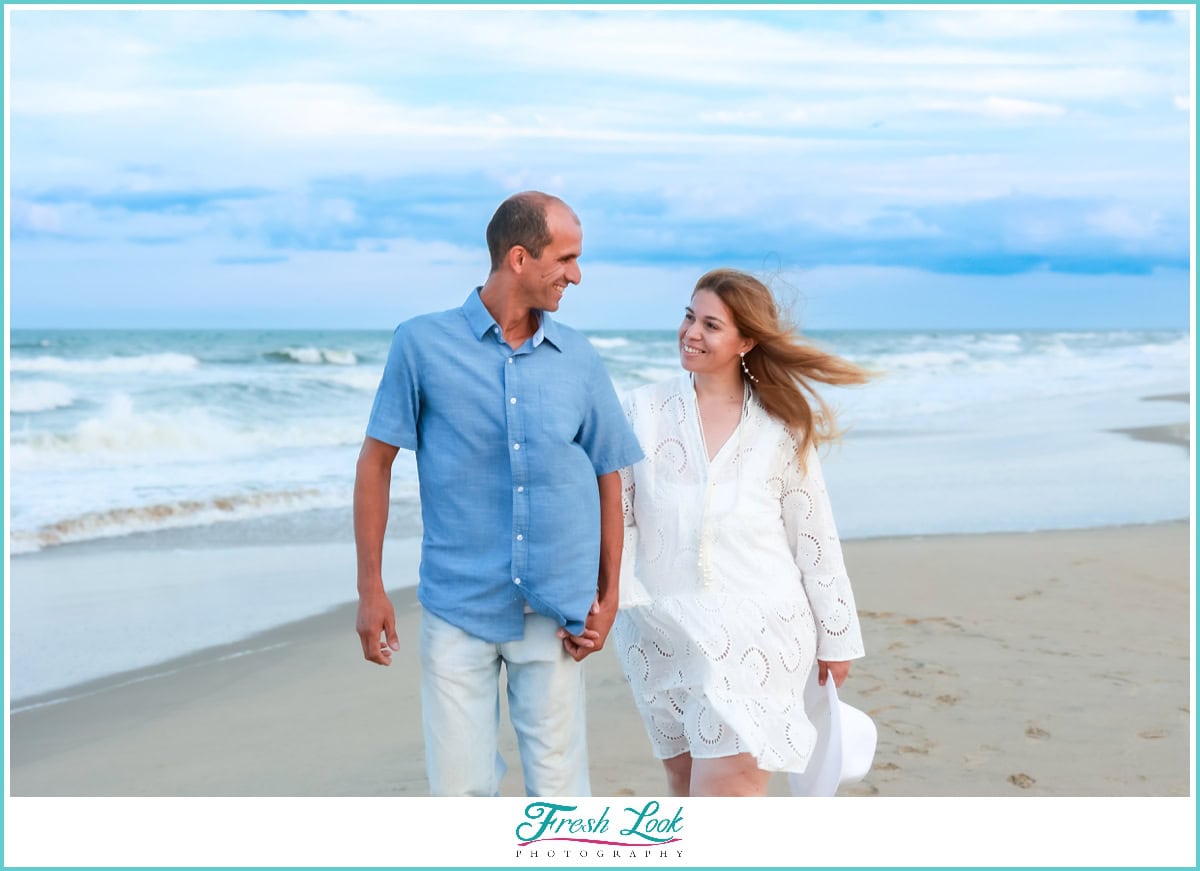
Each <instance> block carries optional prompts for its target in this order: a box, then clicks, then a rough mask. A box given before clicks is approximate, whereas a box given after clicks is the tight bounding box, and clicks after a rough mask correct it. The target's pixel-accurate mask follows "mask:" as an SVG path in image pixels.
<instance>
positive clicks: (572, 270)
mask: <svg viewBox="0 0 1200 871" xmlns="http://www.w3.org/2000/svg"><path fill="white" fill-rule="evenodd" d="M581 280H583V272H582V271H581V270H580V268H579V264H577V263H575V264H572V265H571V266H570V267H569V268H568V269H567V281H569V282H571V284H579V282H580V281H581Z"/></svg>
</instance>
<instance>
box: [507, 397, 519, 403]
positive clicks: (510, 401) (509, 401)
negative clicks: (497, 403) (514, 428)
mask: <svg viewBox="0 0 1200 871" xmlns="http://www.w3.org/2000/svg"><path fill="white" fill-rule="evenodd" d="M508 404H509V405H516V404H517V397H515V396H514V397H513V398H512V399H510V400H508Z"/></svg>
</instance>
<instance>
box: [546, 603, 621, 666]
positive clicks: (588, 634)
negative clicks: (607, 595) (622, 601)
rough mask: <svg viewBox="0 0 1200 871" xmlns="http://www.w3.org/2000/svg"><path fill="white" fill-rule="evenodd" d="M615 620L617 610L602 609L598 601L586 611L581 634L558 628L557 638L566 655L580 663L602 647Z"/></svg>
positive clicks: (612, 608)
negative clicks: (573, 633) (559, 639)
mask: <svg viewBox="0 0 1200 871" xmlns="http://www.w3.org/2000/svg"><path fill="white" fill-rule="evenodd" d="M616 618H617V609H616V608H615V607H611V608H603V607H601V605H600V603H599V602H598V601H594V602H592V607H591V610H590V611H588V617H587V621H586V622H585V623H584V626H583V633H582V634H580V635H572V634H570V633H569V632H567V630H566V629H561V628H560V629H559V630H558V637H559V638H561V639H562V643H563V648H564V649H565V650H566V651H567V654H568V655H569V656H570V657H571V658H572V659H573V660H575V661H576V662H582V661H583V660H584V658H586V657H588V656H590V655H591V654H593V653H595V652H596V651H597V650H600V649H601V648H603V647H604V642H605V640H606V639H607V638H608V632H609V630H610V629H612V625H613V620H615V619H616Z"/></svg>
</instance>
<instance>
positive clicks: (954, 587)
mask: <svg viewBox="0 0 1200 871" xmlns="http://www.w3.org/2000/svg"><path fill="white" fill-rule="evenodd" d="M1189 548H1190V523H1189V522H1188V521H1176V522H1170V523H1158V524H1148V525H1134V526H1123V527H1102V528H1095V529H1088V530H1070V531H1056V532H1028V533H983V534H979V533H969V534H963V535H950V536H915V537H913V536H908V537H896V538H876V539H857V540H852V541H848V542H847V543H846V558H847V563H848V566H849V568H850V571H851V575H852V577H853V578H854V584H855V595H856V598H857V600H858V605H859V608H860V615H861V617H862V620H863V624H864V626H863V628H864V634H865V635H866V638H867V646H868V651H867V653H868V655H867V658H866V659H864V660H862V661H860V662H859V663H856V664H855V668H854V670H853V671H852V676H851V680H850V682H849V684H848V685H847V687H845V688H844V690H843V698H845V700H846V701H847V702H849V703H850V704H853V705H855V706H856V707H860V708H862V709H863V710H865V711H867V712H868V713H869V714H870V715H871V716H872V717H873V718H874V719H875V721H876V724H877V726H878V728H879V733H880V743H879V749H878V751H877V754H876V760H875V767H874V768H873V769H872V771H871V773H870V774H869V775H868V777H867V779H866V780H865V781H864V782H863V783H860V784H856V785H854V786H852V787H848V788H847V789H846V790H844V792H845V793H846V794H851V795H893V796H910V795H998V796H999V795H1122V796H1124V795H1186V794H1187V793H1188V789H1189V735H1190V719H1191V713H1190V711H1191V707H1190V706H1191V701H1190V692H1191V687H1190V682H1189V662H1190V643H1189V642H1190V634H1189V633H1190V628H1189V623H1188V620H1189V615H1190V577H1189V565H1188V556H1189ZM235 556H236V555H235ZM968 579H969V580H968ZM389 593H390V595H391V596H392V600H393V603H394V605H395V607H396V616H397V628H398V631H399V633H400V637H401V645H402V646H401V651H400V653H399V654H398V655H397V660H396V662H395V663H394V664H393V666H392V667H390V668H387V669H384V668H380V667H377V666H371V665H369V664H367V663H365V662H363V661H362V658H361V657H362V655H361V651H360V649H359V643H358V639H357V637H356V636H355V634H354V630H353V623H354V609H355V606H354V604H353V603H352V602H351V603H347V604H343V605H338V606H335V607H332V608H330V609H328V610H326V611H324V612H323V613H321V614H318V615H315V616H311V617H306V618H303V619H300V620H296V621H292V622H289V623H286V624H284V625H280V626H276V627H273V628H270V629H267V630H264V631H261V632H256V633H254V634H253V635H251V636H250V637H248V638H246V639H244V640H242V641H237V642H232V643H229V644H223V645H219V646H215V647H209V648H206V649H204V650H201V651H198V652H195V653H190V654H186V655H184V656H180V657H175V658H173V659H171V660H169V661H167V662H165V663H161V664H159V665H157V666H151V667H147V668H141V669H135V670H132V671H126V672H123V673H121V674H118V675H112V676H109V677H106V678H98V679H95V680H91V681H87V682H84V683H80V684H76V685H73V686H72V687H68V688H64V689H63V690H61V691H55V692H51V693H46V694H41V695H31V696H28V697H26V698H24V699H21V700H20V704H19V705H18V707H17V709H16V710H15V711H13V712H12V713H11V715H10V736H11V772H10V784H11V789H12V794H13V795H272V796H274V795H413V796H417V795H424V794H425V781H424V769H423V762H422V750H421V743H422V742H421V734H420V714H419V699H418V696H419V693H418V683H419V681H418V680H417V678H416V673H417V669H416V662H415V660H416V656H415V651H414V650H413V642H412V639H413V638H414V637H415V627H416V625H417V621H418V614H419V606H418V605H417V602H416V591H415V588H414V587H412V586H399V587H396V586H393V587H392V588H391V589H390V590H389ZM586 667H587V681H588V700H589V712H590V717H591V720H592V728H591V731H590V735H589V742H590V746H591V752H592V775H593V787H594V790H595V792H596V794H597V795H655V794H661V792H662V789H663V785H664V784H663V782H662V775H661V769H660V768H659V766H658V764H657V763H656V762H654V760H653V759H652V758H651V756H650V753H649V748H648V745H647V741H646V737H645V734H644V732H643V727H642V724H641V721H640V719H639V718H638V716H637V714H636V711H635V709H634V707H633V702H632V699H631V698H629V691H628V687H627V685H626V683H625V680H624V676H623V675H622V674H621V672H620V667H619V665H618V663H617V658H616V656H615V654H614V653H613V652H612V651H611V650H610V649H606V650H602V651H600V652H599V653H597V654H595V655H594V656H592V657H590V658H589V660H588V664H587V666H586ZM54 697H57V698H54ZM503 716H504V718H505V725H504V727H503V729H502V743H501V747H502V752H503V753H504V755H505V758H506V760H507V761H508V764H509V772H508V774H507V775H506V777H505V779H504V781H503V782H502V787H501V791H502V794H505V795H519V794H520V793H521V786H520V766H519V762H518V759H517V755H516V752H515V737H514V736H513V735H512V731H511V727H510V726H508V725H507V723H506V716H507V715H506V714H505V715H503ZM281 736H286V737H282V738H281ZM771 794H772V795H783V794H786V783H785V782H784V781H782V779H781V778H779V777H775V778H773V779H772V786H771Z"/></svg>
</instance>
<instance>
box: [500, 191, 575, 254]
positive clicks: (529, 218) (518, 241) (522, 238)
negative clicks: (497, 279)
mask: <svg viewBox="0 0 1200 871" xmlns="http://www.w3.org/2000/svg"><path fill="white" fill-rule="evenodd" d="M552 203H557V204H559V205H561V206H563V207H564V208H566V209H567V210H568V211H570V206H568V205H567V204H566V203H564V202H563V201H562V200H560V199H559V198H558V197H555V196H551V195H550V194H544V193H542V192H541V191H524V192H522V193H519V194H513V195H512V196H511V197H509V198H508V199H507V200H505V201H504V202H502V203H501V204H500V207H499V208H498V209H496V214H494V215H492V220H491V221H489V222H488V225H487V246H488V254H489V255H490V256H491V258H492V272H495V271H496V270H497V269H499V268H500V264H501V263H503V262H504V258H505V257H506V256H507V255H508V252H509V251H511V250H512V248H513V246H514V245H520V246H521V247H522V248H524V249H525V250H526V251H528V252H529V253H530V254H531V255H533V256H534V257H541V256H542V251H543V250H544V249H545V247H546V246H547V245H549V244H550V239H551V236H550V228H549V226H548V225H547V223H546V207H547V206H549V205H551V204H552ZM571 214H572V215H573V214H575V213H574V212H571ZM576 220H578V219H576Z"/></svg>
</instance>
